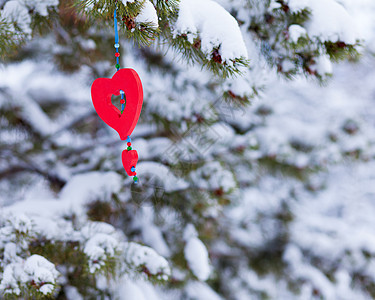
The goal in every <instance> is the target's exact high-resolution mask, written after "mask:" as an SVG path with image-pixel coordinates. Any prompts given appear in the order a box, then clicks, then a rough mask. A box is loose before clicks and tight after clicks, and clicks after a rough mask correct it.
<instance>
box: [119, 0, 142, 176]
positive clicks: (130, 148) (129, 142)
mask: <svg viewBox="0 0 375 300" xmlns="http://www.w3.org/2000/svg"><path fill="white" fill-rule="evenodd" d="M116 6H117V0H116ZM116 6H115V12H114V14H113V18H114V28H115V50H116V51H115V57H116V66H115V67H116V70H117V71H118V70H120V52H119V48H120V43H119V36H118V29H117V7H116ZM117 71H116V72H117ZM120 95H121V100H120V103H121V114H122V113H123V112H124V109H125V92H124V91H123V90H120ZM126 142H127V145H128V147H127V148H126V150H128V151H130V150H132V140H131V138H130V136H128V137H127V139H126ZM130 170H131V171H132V172H134V173H135V174H134V177H133V181H134V183H138V177H137V176H136V175H137V173H136V172H135V167H134V166H132V167H131V168H130Z"/></svg>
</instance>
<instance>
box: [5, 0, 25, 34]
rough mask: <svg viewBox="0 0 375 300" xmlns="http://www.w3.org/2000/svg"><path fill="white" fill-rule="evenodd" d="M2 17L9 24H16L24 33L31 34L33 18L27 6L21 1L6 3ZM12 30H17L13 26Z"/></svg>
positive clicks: (15, 0)
mask: <svg viewBox="0 0 375 300" xmlns="http://www.w3.org/2000/svg"><path fill="white" fill-rule="evenodd" d="M0 17H1V18H2V19H4V21H5V22H7V23H10V24H13V23H15V24H16V25H17V27H19V28H20V30H21V31H22V32H23V33H25V34H31V28H30V24H31V17H30V15H29V12H28V10H27V8H26V7H25V5H22V4H21V3H20V1H17V0H12V1H9V2H6V3H5V5H4V8H3V9H2V10H1V11H0ZM12 29H13V30H15V27H14V26H12Z"/></svg>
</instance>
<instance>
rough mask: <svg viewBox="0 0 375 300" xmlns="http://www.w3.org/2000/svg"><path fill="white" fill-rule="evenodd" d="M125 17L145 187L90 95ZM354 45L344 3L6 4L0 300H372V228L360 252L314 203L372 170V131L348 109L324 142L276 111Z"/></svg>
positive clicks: (108, 65)
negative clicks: (336, 184)
mask: <svg viewBox="0 0 375 300" xmlns="http://www.w3.org/2000/svg"><path fill="white" fill-rule="evenodd" d="M115 8H116V11H117V16H118V26H119V33H120V41H121V46H120V53H121V56H120V61H121V64H120V65H121V67H122V68H133V69H135V70H136V71H137V72H138V73H139V75H140V77H141V79H142V83H143V89H144V105H143V110H142V113H141V117H140V121H139V122H138V125H137V127H136V129H135V131H134V133H133V134H132V142H133V147H134V149H137V151H138V153H139V158H140V159H139V163H138V164H137V173H138V176H139V178H140V179H139V183H138V184H134V183H133V180H132V178H130V177H128V176H127V175H126V174H125V172H124V170H123V168H122V165H121V162H120V157H121V152H122V150H124V147H125V146H124V143H122V142H121V141H120V139H119V138H118V136H117V133H116V132H114V131H113V130H112V129H111V128H109V127H108V126H107V125H105V124H104V123H103V122H102V121H101V120H100V119H99V118H98V116H97V114H96V113H95V111H94V109H93V107H92V104H91V99H90V85H91V83H92V82H93V81H94V80H95V79H96V78H98V77H111V76H112V75H113V74H114V73H115V71H116V69H115V57H114V47H113V44H114V31H113V15H114V12H115ZM359 47H360V40H359V36H358V34H357V32H356V31H355V26H354V23H353V19H352V18H351V16H350V15H349V14H348V12H347V10H346V9H345V8H344V6H343V5H342V4H340V3H339V2H338V1H335V0H319V1H318V0H309V1H296V0H285V1H284V0H277V1H274V0H271V1H268V0H249V1H229V0H227V1H224V0H221V1H217V2H215V1H212V0H200V1H198V0H181V1H177V0H168V1H163V0H153V1H149V0H143V1H138V0H128V1H127V0H122V1H117V0H83V1H73V0H71V1H60V3H58V1H57V0H2V1H1V0H0V56H1V58H2V64H3V66H2V68H3V70H1V73H0V112H1V115H0V137H1V138H0V157H1V162H0V167H1V168H0V179H1V182H0V189H1V198H0V201H1V202H0V203H1V204H2V205H3V207H2V208H1V211H0V292H1V295H2V296H1V297H4V298H5V297H9V298H20V299H22V298H36V299H44V298H56V299H205V300H206V299H221V298H224V299H254V298H255V299H258V298H259V299H293V298H294V297H295V298H296V299H297V298H298V297H301V299H310V298H314V297H315V298H317V299H318V298H323V299H360V298H361V297H362V298H363V299H366V298H370V297H375V289H374V286H375V278H373V276H371V274H372V273H371V271H369V270H368V269H366V268H365V267H364V266H363V265H365V264H366V262H369V263H370V262H371V263H373V258H374V253H375V246H373V245H375V244H374V243H373V239H372V236H371V234H372V232H371V231H366V232H365V235H364V236H362V237H360V236H359V237H358V243H356V244H355V246H353V245H354V244H351V243H349V242H346V241H345V240H344V241H343V239H344V237H345V230H341V229H340V230H338V229H337V228H336V227H335V226H333V225H332V227H330V226H328V225H329V224H334V223H332V222H335V221H332V220H331V219H330V222H331V223H328V217H327V218H326V219H324V218H320V219H319V218H318V217H320V216H317V217H316V219H313V218H310V219H309V214H308V213H306V212H305V211H304V210H303V207H304V205H306V206H307V207H310V206H309V205H313V204H309V203H310V202H309V201H308V200H311V202H313V201H312V200H314V199H315V196H316V195H317V193H319V192H321V193H324V192H322V191H324V188H325V183H326V182H325V181H324V179H322V178H326V177H323V176H324V175H322V174H326V173H325V172H324V170H325V169H326V168H327V167H328V166H331V165H332V164H335V163H339V162H341V161H343V160H348V159H352V160H356V161H369V160H370V161H371V160H372V158H373V157H374V153H375V152H373V146H372V145H373V144H375V143H373V141H372V140H371V139H370V138H368V136H367V134H368V133H369V132H370V131H365V129H362V128H366V126H367V124H368V123H366V122H365V123H364V124H361V123H360V122H359V121H358V120H357V119H356V117H354V118H352V117H351V116H350V114H347V115H343V116H342V117H341V118H339V119H338V120H337V121H335V123H333V124H332V125H333V126H332V128H331V130H329V132H328V134H327V130H326V128H324V130H322V132H321V134H320V135H317V138H318V139H322V142H319V143H317V142H316V141H314V138H311V135H308V134H306V135H304V132H303V130H304V129H305V128H306V125H304V123H303V122H302V121H301V120H298V118H296V117H292V118H291V119H288V118H284V119H283V118H279V119H277V118H276V117H273V115H275V113H274V112H275V111H276V110H278V109H280V107H282V106H283V105H284V104H283V103H286V104H287V105H290V103H291V102H288V99H285V102H283V101H281V100H280V101H279V102H277V101H275V100H274V99H276V97H277V93H278V91H279V90H281V89H283V90H284V91H289V93H290V94H291V93H292V92H290V90H292V91H293V89H294V88H295V87H293V82H291V81H290V82H287V83H285V82H284V80H285V79H293V80H295V81H297V83H298V84H299V85H303V84H306V83H305V81H303V79H301V78H305V77H307V78H313V79H314V84H316V85H318V84H319V83H325V82H326V81H327V77H329V76H331V75H332V62H337V61H340V60H350V61H353V60H357V59H358V56H359V54H358V50H359ZM278 75H279V76H278ZM279 77H281V78H279ZM306 86H307V84H306ZM288 89H289V90H288ZM267 91H268V92H267ZM269 91H271V92H269ZM272 92H273V94H272ZM265 93H266V94H265ZM267 93H269V94H267ZM262 95H263V96H264V95H267V96H266V97H260V96H262ZM305 96H306V95H305ZM311 97H313V96H311ZM258 98H260V99H258ZM326 101H329V100H326ZM112 102H113V104H114V105H116V106H118V105H119V97H114V96H113V97H112ZM300 102H301V103H300V105H301V107H304V105H306V107H307V108H309V106H308V105H312V104H311V103H312V102H311V101H310V100H309V98H308V96H306V99H301V100H300ZM304 103H305V104H304ZM299 111H303V113H301V116H303V117H305V118H308V117H309V114H308V113H309V111H308V109H307V110H306V111H304V110H303V109H301V110H299ZM314 112H315V113H317V111H314ZM280 120H281V121H280ZM291 120H292V121H291ZM293 121H295V122H294V123H293ZM278 122H282V123H278ZM285 124H286V125H285ZM288 126H289V127H288ZM299 126H301V127H299ZM283 128H287V129H290V134H289V135H286V134H281V133H280V132H279V131H277V130H278V129H279V130H281V129H283ZM297 128H299V129H300V130H301V131H299V132H297V133H298V134H296V135H294V133H295V132H296V131H293V130H292V129H295V130H296V129H297ZM309 138H310V139H309ZM323 139H324V140H323ZM326 176H327V178H328V175H326ZM363 176H364V177H365V178H366V176H367V175H366V173H365V175H363ZM348 180H349V179H348ZM331 181H332V179H331ZM327 182H329V181H328V179H327ZM319 195H321V196H320V197H321V198H322V199H325V198H324V197H326V198H327V199H329V195H324V194H319ZM306 199H307V200H306ZM311 207H312V206H311ZM327 211H328V212H327V214H328V215H329V213H330V211H329V209H327ZM322 214H323V213H322ZM350 218H351V215H349V216H348V219H350ZM316 220H318V221H316ZM321 220H323V223H324V220H327V224H328V225H327V226H323V225H324V224H315V223H314V222H320V221H321ZM336 221H337V222H339V220H336ZM340 224H341V223H340ZM364 224H367V223H364ZM344 225H345V226H350V225H346V223H343V225H342V226H344ZM340 228H341V227H340ZM336 229H337V230H336ZM299 231H301V232H302V235H301V234H298V232H299ZM358 232H360V231H356V230H352V231H351V233H352V234H354V235H355V234H357V233H358ZM304 234H306V235H311V236H305V235H304ZM330 235H334V236H335V237H333V238H332V239H329V238H328V237H329V236H330ZM327 240H329V242H326V243H325V241H327ZM314 242H316V243H317V244H318V245H319V247H317V248H314ZM336 242H337V243H338V242H340V243H341V244H340V245H338V246H337V248H338V249H339V250H340V251H337V252H335V253H332V249H333V248H332V245H333V246H335V243H336ZM324 247H326V248H324ZM361 264H362V265H361ZM358 266H359V267H358ZM275 286H277V290H278V291H275ZM343 291H344V292H343ZM345 297H349V298H345Z"/></svg>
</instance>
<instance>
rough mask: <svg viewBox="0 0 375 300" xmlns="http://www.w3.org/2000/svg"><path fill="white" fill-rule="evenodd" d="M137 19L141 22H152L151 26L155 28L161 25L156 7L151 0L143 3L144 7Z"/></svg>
mask: <svg viewBox="0 0 375 300" xmlns="http://www.w3.org/2000/svg"><path fill="white" fill-rule="evenodd" d="M128 2H129V1H128ZM135 21H136V22H139V23H151V26H152V27H154V28H158V27H159V22H158V15H157V13H156V9H155V7H154V5H153V4H152V3H151V2H150V1H149V0H145V2H144V3H143V7H142V9H141V11H140V13H139V15H138V16H137V17H136V18H135Z"/></svg>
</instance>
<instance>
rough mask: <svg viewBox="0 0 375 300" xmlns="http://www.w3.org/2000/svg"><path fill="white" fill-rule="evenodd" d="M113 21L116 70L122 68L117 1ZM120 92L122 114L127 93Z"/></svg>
mask: <svg viewBox="0 0 375 300" xmlns="http://www.w3.org/2000/svg"><path fill="white" fill-rule="evenodd" d="M113 21H114V22H113V23H114V28H115V49H116V52H115V57H116V66H115V67H116V70H117V71H118V70H120V52H119V48H120V43H119V36H118V28H117V1H116V6H115V12H114V14H113ZM120 94H121V100H120V103H121V114H122V113H123V112H124V109H125V93H124V91H123V90H120Z"/></svg>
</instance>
